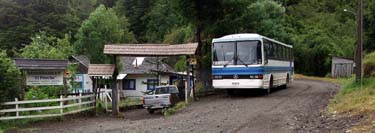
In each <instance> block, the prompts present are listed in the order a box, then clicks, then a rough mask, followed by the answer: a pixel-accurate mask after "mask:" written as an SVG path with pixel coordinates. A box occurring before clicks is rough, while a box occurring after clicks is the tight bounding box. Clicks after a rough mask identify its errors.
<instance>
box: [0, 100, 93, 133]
mask: <svg viewBox="0 0 375 133" xmlns="http://www.w3.org/2000/svg"><path fill="white" fill-rule="evenodd" d="M34 106H37V105H34ZM82 108H85V106H82ZM78 109H81V107H79V106H74V107H68V108H65V109H64V110H63V111H64V112H71V111H75V110H78ZM84 112H85V113H87V112H89V111H84ZM59 113H60V109H51V110H43V111H28V112H20V115H22V116H28V115H42V114H43V115H44V114H59ZM81 113H82V112H81ZM77 114H80V113H77ZM6 115H12V116H14V113H13V114H12V113H11V114H6ZM6 115H5V116H6ZM80 115H81V114H80ZM62 120H64V117H63V116H56V117H44V118H28V119H15V120H3V121H0V131H3V132H5V131H7V130H11V129H18V128H20V127H24V126H26V125H29V124H31V123H36V122H48V121H62ZM34 130H37V129H35V128H26V129H22V131H27V132H31V131H34ZM0 133H1V132H0Z"/></svg>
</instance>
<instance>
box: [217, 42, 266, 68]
mask: <svg viewBox="0 0 375 133" xmlns="http://www.w3.org/2000/svg"><path fill="white" fill-rule="evenodd" d="M261 53H262V52H261V43H260V41H241V42H220V43H214V44H213V51H212V54H213V62H212V63H213V65H216V66H218V65H224V66H226V65H253V64H262V54H261Z"/></svg>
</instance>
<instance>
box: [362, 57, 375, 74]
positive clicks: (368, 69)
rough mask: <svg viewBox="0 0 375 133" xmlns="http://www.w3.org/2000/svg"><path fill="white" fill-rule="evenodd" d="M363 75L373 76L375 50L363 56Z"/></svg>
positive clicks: (374, 72) (374, 70) (374, 71)
mask: <svg viewBox="0 0 375 133" xmlns="http://www.w3.org/2000/svg"><path fill="white" fill-rule="evenodd" d="M364 76H365V77H375V52H372V53H370V54H368V55H366V57H365V61H364Z"/></svg>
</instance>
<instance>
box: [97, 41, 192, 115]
mask: <svg viewBox="0 0 375 133" xmlns="http://www.w3.org/2000/svg"><path fill="white" fill-rule="evenodd" d="M197 48H198V43H188V44H175V45H169V44H108V45H105V46H104V51H103V52H104V54H108V55H113V59H112V60H113V62H114V65H115V70H114V73H113V76H112V77H117V76H118V73H119V72H118V68H117V67H116V66H117V58H116V57H117V56H140V57H143V56H158V57H160V56H180V55H184V56H187V58H189V56H191V55H195V53H196V50H197ZM186 66H187V81H190V78H191V77H190V68H191V66H190V64H189V62H187V63H186ZM112 79H113V80H112V81H113V83H112V84H113V86H112V87H113V90H112V92H113V94H112V95H113V100H112V113H113V115H117V114H118V112H119V108H118V99H119V98H118V88H117V86H116V79H117V78H112ZM187 88H189V89H190V88H191V87H190V84H187ZM187 88H186V90H185V101H186V102H187V92H188V91H187ZM193 90H194V89H193Z"/></svg>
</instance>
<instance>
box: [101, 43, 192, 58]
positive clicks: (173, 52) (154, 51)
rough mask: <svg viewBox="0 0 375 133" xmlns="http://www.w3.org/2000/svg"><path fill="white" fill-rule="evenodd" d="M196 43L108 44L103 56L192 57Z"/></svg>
mask: <svg viewBox="0 0 375 133" xmlns="http://www.w3.org/2000/svg"><path fill="white" fill-rule="evenodd" d="M197 47H198V43H188V44H175V45H169V44H108V45H105V46H104V54H112V55H123V56H178V55H194V54H195V52H196V50H197Z"/></svg>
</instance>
